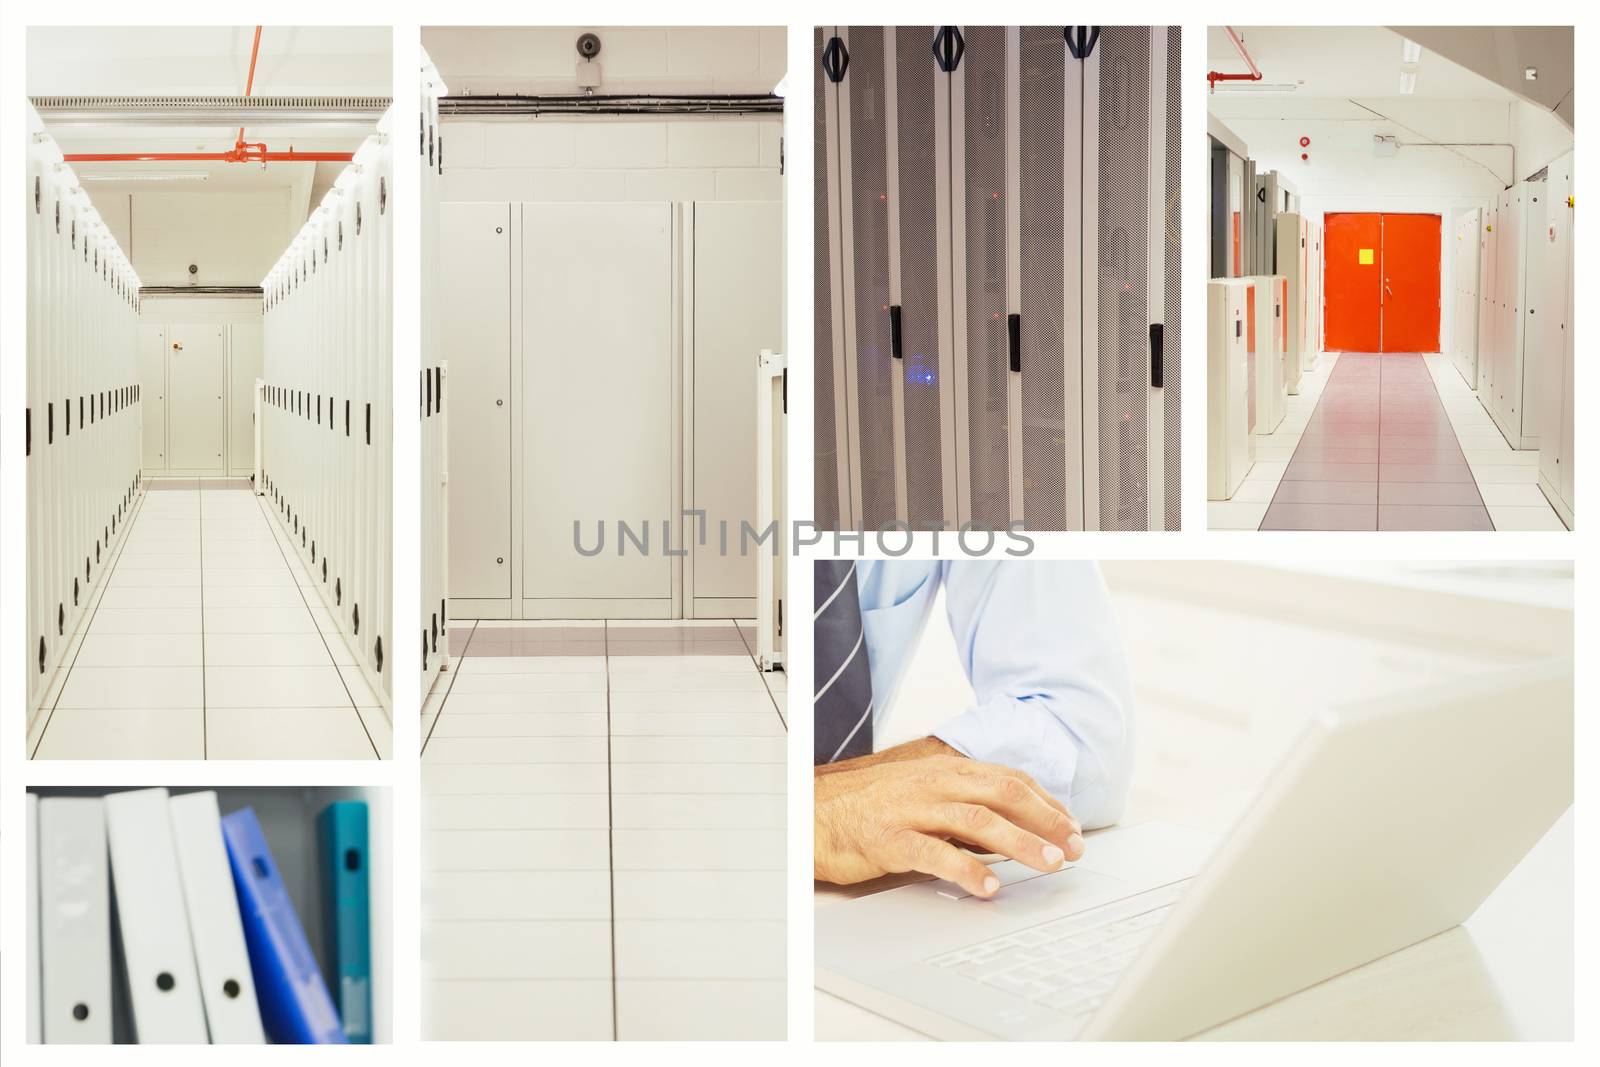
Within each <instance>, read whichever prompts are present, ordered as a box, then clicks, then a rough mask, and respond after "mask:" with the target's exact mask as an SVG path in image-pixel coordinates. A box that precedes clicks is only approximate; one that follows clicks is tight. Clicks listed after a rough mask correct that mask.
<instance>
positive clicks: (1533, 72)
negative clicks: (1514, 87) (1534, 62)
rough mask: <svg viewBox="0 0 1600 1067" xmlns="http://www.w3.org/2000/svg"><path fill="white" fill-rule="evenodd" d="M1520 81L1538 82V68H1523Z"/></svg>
mask: <svg viewBox="0 0 1600 1067" xmlns="http://www.w3.org/2000/svg"><path fill="white" fill-rule="evenodd" d="M1522 80H1523V81H1528V82H1536V81H1538V80H1539V68H1538V67H1524V68H1522Z"/></svg>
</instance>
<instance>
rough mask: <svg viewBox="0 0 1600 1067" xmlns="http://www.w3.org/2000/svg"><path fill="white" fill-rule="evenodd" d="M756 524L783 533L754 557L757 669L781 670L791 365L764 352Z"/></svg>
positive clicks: (758, 387)
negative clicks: (772, 527) (786, 444)
mask: <svg viewBox="0 0 1600 1067" xmlns="http://www.w3.org/2000/svg"><path fill="white" fill-rule="evenodd" d="M755 410H756V462H755V476H756V510H755V518H756V525H757V527H758V528H759V529H763V530H765V529H766V528H767V527H768V526H769V525H770V526H775V527H776V528H777V529H778V531H779V535H778V537H777V538H776V540H775V542H774V543H773V544H772V546H771V549H770V550H767V549H766V548H763V550H762V551H760V552H759V553H757V555H756V561H755V562H756V608H755V621H756V641H755V649H754V651H755V656H756V666H757V667H758V668H759V669H761V670H763V671H772V670H778V669H780V668H782V666H783V664H784V662H785V654H786V652H787V645H788V642H787V641H786V640H785V635H784V621H785V620H784V612H783V605H784V598H785V596H786V595H787V592H788V590H787V586H786V584H785V582H786V577H785V571H786V570H787V569H788V568H787V566H786V565H785V564H786V561H787V556H786V555H785V551H784V546H785V545H786V544H787V543H788V539H787V538H786V537H785V536H784V535H783V527H784V525H785V519H786V517H787V515H788V508H787V507H786V506H785V501H786V500H787V499H788V492H787V490H788V463H787V462H786V460H785V457H786V455H787V451H788V450H787V448H786V447H785V444H784V442H785V438H786V436H787V429H788V414H789V361H788V359H787V357H785V356H783V355H781V354H779V353H776V352H768V351H763V352H762V353H761V355H760V357H759V358H758V359H757V361H756V383H755Z"/></svg>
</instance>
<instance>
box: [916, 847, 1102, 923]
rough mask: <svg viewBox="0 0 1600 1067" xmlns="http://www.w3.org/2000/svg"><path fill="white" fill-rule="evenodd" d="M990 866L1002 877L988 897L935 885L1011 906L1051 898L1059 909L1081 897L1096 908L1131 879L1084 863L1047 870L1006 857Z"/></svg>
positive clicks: (955, 895) (944, 892)
mask: <svg viewBox="0 0 1600 1067" xmlns="http://www.w3.org/2000/svg"><path fill="white" fill-rule="evenodd" d="M989 870H990V871H992V872H993V873H994V876H995V877H996V878H998V879H1000V891H999V892H998V893H996V894H995V895H994V897H992V898H990V899H988V900H985V899H984V898H983V897H976V896H973V895H972V894H970V893H968V892H967V891H966V890H964V889H962V888H961V887H960V886H958V885H956V884H955V883H954V882H944V881H941V882H935V883H934V888H935V890H936V891H937V892H938V894H939V895H940V896H942V897H949V898H950V899H952V900H963V901H970V902H972V903H975V904H983V905H989V904H1000V905H1004V906H1006V908H1007V909H1008V910H1010V909H1012V908H1023V907H1027V906H1029V905H1032V904H1037V903H1041V902H1048V904H1049V906H1050V908H1051V910H1052V911H1056V912H1060V911H1061V909H1062V908H1063V907H1064V906H1065V907H1072V906H1073V905H1076V904H1077V903H1078V902H1079V901H1080V900H1081V901H1082V906H1083V907H1085V908H1092V907H1094V906H1096V905H1098V904H1103V903H1105V902H1106V901H1108V900H1116V899H1118V898H1120V897H1122V896H1125V895H1127V888H1126V887H1127V883H1126V882H1124V881H1123V880H1122V879H1121V878H1114V877H1112V876H1111V875H1109V874H1103V873H1101V872H1099V871H1090V870H1085V869H1083V868H1081V867H1073V866H1068V867H1064V868H1062V869H1061V870H1059V871H1052V872H1050V873H1048V874H1046V873H1044V872H1041V871H1036V870H1034V869H1033V868H1032V867H1029V866H1026V865H1025V864H1021V863H1018V862H1017V861H1015V860H1006V861H1005V862H1003V863H996V864H994V865H992V866H991V867H990V868H989Z"/></svg>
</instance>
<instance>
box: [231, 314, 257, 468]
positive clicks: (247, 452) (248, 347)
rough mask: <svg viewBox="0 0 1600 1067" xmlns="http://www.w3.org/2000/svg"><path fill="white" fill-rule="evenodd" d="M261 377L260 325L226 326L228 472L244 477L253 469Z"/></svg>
mask: <svg viewBox="0 0 1600 1067" xmlns="http://www.w3.org/2000/svg"><path fill="white" fill-rule="evenodd" d="M259 377H261V324H260V323H259V322H236V323H234V324H233V325H232V326H229V327H228V473H229V474H230V475H232V476H233V477H235V478H247V477H249V476H250V475H251V474H252V473H253V472H254V471H255V456H256V429H255V416H256V400H255V389H256V379H257V378H259Z"/></svg>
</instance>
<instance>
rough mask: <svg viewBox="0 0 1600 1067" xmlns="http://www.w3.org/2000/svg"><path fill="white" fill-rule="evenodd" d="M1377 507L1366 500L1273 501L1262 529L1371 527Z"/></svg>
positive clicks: (1375, 516) (1372, 528)
mask: <svg viewBox="0 0 1600 1067" xmlns="http://www.w3.org/2000/svg"><path fill="white" fill-rule="evenodd" d="M1377 521H1378V516H1377V509H1376V508H1374V507H1372V506H1370V505H1366V504H1273V505H1272V507H1271V508H1269V509H1268V511H1267V514H1266V517H1265V518H1264V519H1262V524H1261V528H1262V529H1263V530H1269V529H1270V530H1374V529H1376V528H1377Z"/></svg>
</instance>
